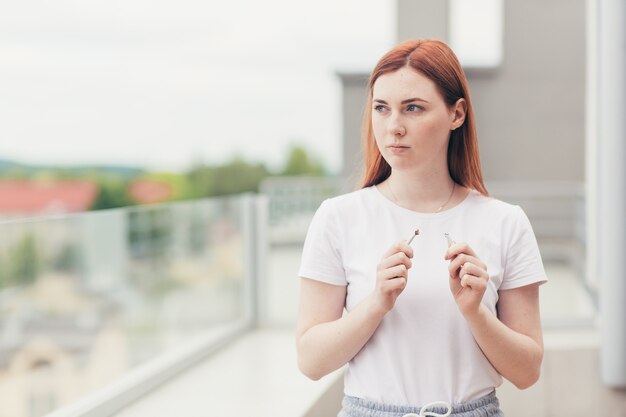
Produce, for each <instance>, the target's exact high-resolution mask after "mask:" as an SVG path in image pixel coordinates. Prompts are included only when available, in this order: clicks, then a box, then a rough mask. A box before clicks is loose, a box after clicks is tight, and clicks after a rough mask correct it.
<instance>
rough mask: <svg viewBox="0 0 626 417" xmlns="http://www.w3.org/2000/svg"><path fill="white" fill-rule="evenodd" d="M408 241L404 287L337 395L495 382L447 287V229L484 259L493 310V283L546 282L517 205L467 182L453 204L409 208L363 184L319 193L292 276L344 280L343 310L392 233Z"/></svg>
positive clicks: (485, 386) (407, 398)
mask: <svg viewBox="0 0 626 417" xmlns="http://www.w3.org/2000/svg"><path fill="white" fill-rule="evenodd" d="M416 228H419V230H420V235H419V236H417V237H416V238H415V240H414V241H413V242H412V243H411V246H412V247H413V251H414V257H413V259H412V262H413V267H412V268H411V269H409V278H408V282H407V286H406V288H405V289H404V291H403V292H402V294H400V296H399V297H398V299H397V300H396V304H395V306H394V308H393V309H392V310H391V311H389V312H388V313H387V315H386V316H385V318H384V319H383V321H382V322H381V324H380V326H379V327H378V329H377V330H376V331H375V332H374V334H373V335H372V337H371V338H370V340H369V341H368V342H367V343H366V344H365V346H364V347H363V349H361V351H360V352H359V353H358V354H357V355H356V356H355V357H354V358H353V359H352V360H351V361H350V363H349V366H348V370H347V372H346V376H345V388H344V392H345V394H346V395H351V396H355V397H359V398H364V399H367V400H372V401H377V402H382V403H386V404H394V405H414V406H416V405H423V404H426V403H429V402H432V401H449V402H452V403H461V402H465V401H470V400H473V399H476V398H479V397H481V396H483V395H486V394H488V393H489V392H491V391H492V390H493V389H494V388H496V387H498V386H499V385H500V384H501V383H502V377H501V376H500V375H499V374H498V372H497V371H496V370H495V368H493V366H492V365H491V364H490V363H489V361H488V360H487V358H486V357H485V355H484V354H483V353H482V351H481V350H480V348H479V346H478V344H477V343H476V341H475V340H474V337H473V336H472V334H471V332H470V329H469V326H468V324H467V322H466V320H465V318H464V317H463V316H462V314H461V312H460V311H459V309H458V306H457V305H456V303H455V301H454V299H453V296H452V294H451V292H450V287H449V283H448V279H449V273H448V264H449V261H446V260H445V259H444V256H445V252H446V250H447V247H448V245H447V241H446V239H445V237H444V233H449V234H450V237H451V238H452V239H453V240H455V241H456V242H467V243H468V244H469V246H470V247H471V248H472V249H473V250H474V251H475V252H476V254H477V256H478V257H479V258H480V259H481V260H482V261H483V262H484V263H486V264H487V272H488V273H489V276H490V280H489V284H488V287H487V290H486V292H485V294H484V297H483V300H482V302H483V304H484V305H485V306H487V307H488V308H489V310H490V311H492V312H493V313H494V314H495V312H496V303H497V301H498V290H505V289H512V288H517V287H522V286H524V285H529V284H532V283H536V282H545V281H546V275H545V271H544V268H543V264H542V261H541V255H540V254H539V249H538V247H537V240H536V238H535V235H534V233H533V231H532V227H531V225H530V222H529V221H528V218H527V217H526V214H525V213H524V212H523V211H522V209H521V208H520V207H519V206H514V205H511V204H507V203H504V202H502V201H499V200H496V199H494V198H491V197H485V196H483V195H481V194H480V193H478V192H477V191H471V192H470V193H469V194H468V196H467V197H466V198H465V199H464V200H463V202H461V203H460V204H459V205H457V206H455V207H453V208H451V209H449V210H445V211H442V212H439V213H417V212H414V211H411V210H408V209H405V208H403V207H401V206H399V205H397V204H395V203H393V202H392V201H391V200H389V199H387V198H386V197H385V196H384V195H383V194H381V192H380V191H379V190H378V188H376V187H375V186H373V187H368V188H363V189H361V190H358V191H354V192H352V193H349V194H344V195H341V196H338V197H334V198H331V199H328V200H325V201H324V202H323V203H322V204H321V205H320V207H319V209H318V210H317V212H316V213H315V216H314V217H313V220H312V221H311V224H310V226H309V230H308V233H307V237H306V241H305V243H304V249H303V252H302V261H301V266H300V271H299V275H300V276H301V277H305V278H310V279H314V280H318V281H323V282H326V283H330V284H335V285H347V286H348V287H347V297H346V305H345V308H346V310H347V311H348V312H349V311H350V310H351V309H352V308H354V307H355V306H356V305H357V304H359V302H361V301H362V300H363V299H364V298H365V297H366V296H367V295H369V294H371V292H372V291H373V290H374V287H375V282H376V265H377V264H378V262H380V260H381V258H382V255H383V254H384V253H385V252H386V251H387V250H388V249H389V248H390V247H391V245H392V244H394V243H395V242H397V241H399V240H402V239H407V240H408V239H409V238H410V237H411V236H412V235H413V234H414V231H415V229H416Z"/></svg>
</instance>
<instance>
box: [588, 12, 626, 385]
mask: <svg viewBox="0 0 626 417" xmlns="http://www.w3.org/2000/svg"><path fill="white" fill-rule="evenodd" d="M590 1H591V4H592V5H595V6H593V7H595V13H594V12H592V13H590V16H592V18H593V16H594V15H595V18H596V20H595V22H590V27H591V28H593V29H595V35H594V36H595V39H596V48H597V50H596V53H595V54H592V55H590V56H591V57H592V59H595V65H594V66H595V71H594V73H595V76H596V79H595V80H591V81H592V82H593V83H594V84H595V85H596V86H597V96H596V106H595V109H593V111H595V120H596V122H597V135H598V140H597V148H596V150H597V163H596V164H595V168H596V181H597V183H596V184H595V185H596V187H597V211H596V212H595V213H593V214H594V215H595V220H596V225H597V234H596V235H595V236H596V242H597V249H598V250H597V252H596V256H597V264H598V268H597V271H598V273H599V283H600V318H601V324H600V326H601V337H602V348H601V372H602V380H603V382H604V383H605V384H606V385H609V386H614V387H626V268H624V259H625V255H626V223H625V216H626V118H625V117H624V114H626V81H625V80H626V31H625V26H626V4H625V3H624V2H623V0H590ZM592 10H593V9H592Z"/></svg>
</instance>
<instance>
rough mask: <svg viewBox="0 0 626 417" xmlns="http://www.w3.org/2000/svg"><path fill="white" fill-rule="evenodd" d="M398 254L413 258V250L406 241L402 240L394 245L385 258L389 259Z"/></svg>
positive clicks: (385, 254) (384, 255)
mask: <svg viewBox="0 0 626 417" xmlns="http://www.w3.org/2000/svg"><path fill="white" fill-rule="evenodd" d="M398 252H403V253H405V254H406V256H408V257H409V258H412V257H413V248H412V247H410V246H409V245H407V241H406V240H401V241H399V242H396V243H394V244H393V245H392V246H391V247H390V248H389V249H388V250H387V252H385V253H384V254H383V259H384V258H389V257H390V256H391V255H393V254H396V253H398Z"/></svg>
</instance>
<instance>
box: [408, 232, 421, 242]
mask: <svg viewBox="0 0 626 417" xmlns="http://www.w3.org/2000/svg"><path fill="white" fill-rule="evenodd" d="M419 234H420V229H415V234H413V236H411V239H409V243H407V245H410V244H411V242H413V239H415V236H417V235H419Z"/></svg>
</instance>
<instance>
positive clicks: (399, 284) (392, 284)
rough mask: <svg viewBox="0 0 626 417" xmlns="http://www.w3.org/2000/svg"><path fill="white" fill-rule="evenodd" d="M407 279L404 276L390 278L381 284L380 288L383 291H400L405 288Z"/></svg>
mask: <svg viewBox="0 0 626 417" xmlns="http://www.w3.org/2000/svg"><path fill="white" fill-rule="evenodd" d="M406 283H407V279H406V278H404V277H400V278H396V279H390V280H388V281H385V282H384V283H383V284H382V285H381V289H382V291H383V292H385V293H392V292H394V291H402V290H404V289H405V288H406Z"/></svg>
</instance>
